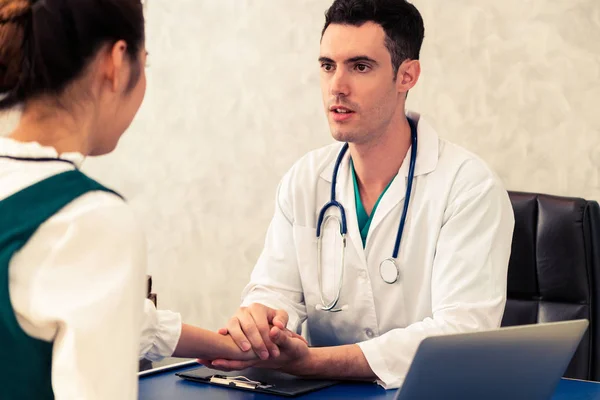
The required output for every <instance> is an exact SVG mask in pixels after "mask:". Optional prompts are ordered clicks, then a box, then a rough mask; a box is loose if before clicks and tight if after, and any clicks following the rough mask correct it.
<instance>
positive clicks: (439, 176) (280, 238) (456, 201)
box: [243, 113, 514, 389]
mask: <svg viewBox="0 0 600 400" xmlns="http://www.w3.org/2000/svg"><path fill="white" fill-rule="evenodd" d="M408 116H409V117H410V118H412V119H413V120H415V121H416V122H417V123H418V140H419V142H418V143H419V145H418V154H417V161H416V171H415V180H414V187H413V192H412V196H411V199H410V207H409V211H408V217H407V220H406V227H405V230H404V236H403V239H402V244H401V248H400V254H399V257H398V264H399V266H400V278H399V281H398V282H396V283H394V284H387V283H385V282H384V281H383V280H382V278H381V276H380V273H379V264H380V262H381V261H382V260H384V259H386V258H389V257H391V255H392V252H393V248H394V243H395V239H396V234H397V231H398V225H399V221H400V217H401V214H402V208H403V205H404V197H405V191H406V185H407V176H408V166H409V159H410V151H408V153H407V156H406V158H405V159H404V161H403V163H402V166H401V168H400V170H399V173H398V176H397V177H396V178H395V179H394V181H393V182H392V184H391V185H390V187H389V189H388V190H387V192H386V193H385V195H384V196H383V198H382V199H381V201H380V203H379V206H378V208H377V210H376V212H375V215H374V218H373V221H372V224H371V226H370V230H369V233H368V237H367V242H366V247H365V249H364V250H363V246H362V242H361V236H360V233H359V230H358V223H357V216H356V205H355V198H354V189H353V182H352V177H351V173H350V169H349V153H348V154H347V155H346V156H345V158H344V160H343V162H342V165H341V168H340V171H339V178H338V188H337V191H336V193H337V197H338V200H339V201H340V202H341V203H342V204H343V205H344V207H345V209H346V217H347V221H348V236H349V240H348V246H347V250H346V267H345V270H344V278H343V289H342V293H341V299H340V302H339V305H347V310H345V311H342V312H338V313H330V312H324V311H320V310H317V309H316V306H317V305H318V304H320V302H321V300H320V290H319V281H318V276H317V264H316V260H317V246H316V243H317V242H316V232H315V229H316V223H317V218H318V214H319V211H320V210H321V208H322V207H323V205H324V204H325V203H327V202H328V201H329V199H330V190H331V178H332V172H333V168H334V163H335V159H336V157H337V155H338V153H339V151H340V149H341V144H333V145H330V146H327V147H325V148H322V149H319V150H317V151H313V152H311V153H309V154H307V155H306V156H305V157H303V158H302V159H300V160H299V161H298V162H297V163H296V164H295V165H294V166H293V167H292V168H291V170H290V171H289V172H288V173H287V174H286V175H285V177H284V178H283V180H282V182H281V184H280V187H279V189H278V194H277V198H276V207H275V215H274V216H273V219H272V221H271V224H270V227H269V230H268V233H267V237H266V242H265V247H264V250H263V252H262V254H261V256H260V259H259V260H258V262H257V264H256V266H255V268H254V271H253V273H252V276H251V280H250V283H249V284H248V285H247V287H246V288H245V289H244V292H243V305H249V304H251V303H255V302H257V303H262V304H265V305H267V306H270V307H273V308H281V309H284V310H286V311H287V312H288V314H289V316H290V319H289V323H288V327H289V328H290V329H292V330H296V331H297V330H298V329H299V327H300V325H301V324H302V323H303V322H304V321H305V320H307V322H308V324H307V326H308V336H309V339H310V343H311V345H312V346H336V345H343V344H350V343H358V344H359V346H360V348H361V349H362V351H363V353H364V355H365V357H366V359H367V361H368V363H369V365H370V367H371V369H372V370H373V371H374V373H375V374H376V375H377V377H378V378H379V379H378V383H379V384H381V385H382V386H384V387H385V388H388V389H390V388H397V387H399V386H401V384H402V382H403V380H404V377H405V375H406V373H407V372H408V368H409V366H410V363H411V361H412V358H413V356H414V354H415V352H416V349H417V347H418V345H419V343H420V341H421V340H422V339H423V338H425V337H426V336H430V335H439V334H449V333H458V332H468V331H475V330H483V329H489V328H496V327H498V326H499V325H500V321H501V318H502V315H503V312H504V306H505V302H506V281H507V269H508V260H509V255H510V249H511V240H512V232H513V226H514V216H513V211H512V207H511V204H510V201H509V198H508V194H507V192H506V191H505V189H504V188H503V187H502V184H501V182H500V180H499V179H498V178H497V177H496V175H494V173H493V172H492V171H490V169H489V168H488V167H487V166H486V165H485V164H484V162H483V161H481V160H480V159H479V158H477V157H476V156H475V155H473V154H471V153H469V152H468V151H466V150H464V149H462V148H460V147H458V146H456V145H454V144H452V143H449V142H447V141H445V140H441V139H440V138H439V137H438V135H437V134H436V133H435V131H434V130H433V129H432V127H431V126H430V125H429V124H428V123H427V121H425V120H424V119H421V118H420V116H419V115H418V114H416V113H409V114H408ZM332 212H333V211H332ZM337 232H339V231H337V226H335V225H333V224H331V225H328V227H327V228H326V229H325V233H324V234H325V239H324V251H323V276H324V280H323V285H324V292H325V294H326V301H329V300H331V299H332V298H333V295H334V290H335V288H336V287H337V281H338V279H339V278H338V277H339V271H340V262H339V259H340V250H339V249H340V247H339V246H340V240H339V234H338V233H337ZM334 250H335V251H336V252H334Z"/></svg>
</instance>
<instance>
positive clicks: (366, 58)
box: [345, 56, 379, 65]
mask: <svg viewBox="0 0 600 400" xmlns="http://www.w3.org/2000/svg"><path fill="white" fill-rule="evenodd" d="M361 61H363V62H368V63H371V64H375V65H379V63H378V62H377V61H375V60H373V59H372V58H371V57H369V56H356V57H352V58H349V59H347V60H346V61H345V63H346V64H354V63H357V62H361Z"/></svg>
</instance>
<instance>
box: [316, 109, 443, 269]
mask: <svg viewBox="0 0 600 400" xmlns="http://www.w3.org/2000/svg"><path fill="white" fill-rule="evenodd" d="M407 117H408V118H410V119H411V120H412V121H414V122H415V123H416V124H417V137H418V146H417V161H416V163H415V177H417V176H419V175H425V174H428V173H430V172H432V171H434V170H435V168H436V166H437V163H438V157H439V138H438V135H437V134H436V133H435V131H434V130H433V128H432V127H431V126H430V125H429V124H428V123H427V122H426V121H425V120H424V119H422V118H421V116H420V115H419V114H417V113H414V112H409V113H407ZM340 149H341V146H340ZM338 154H339V151H338V152H336V153H335V157H334V159H333V160H332V161H331V162H330V163H329V164H328V165H327V167H326V168H324V170H323V172H322V173H321V178H323V179H325V180H326V181H327V182H330V183H331V181H332V174H333V170H334V168H335V160H336V159H337V155H338ZM409 166H410V148H409V150H408V152H407V153H406V157H405V158H404V161H403V162H402V166H401V167H400V169H399V170H398V176H396V178H395V179H394V180H393V181H392V183H391V184H390V186H389V188H388V190H387V192H386V194H385V195H384V196H383V198H382V199H381V201H380V203H379V206H378V207H377V211H376V212H375V215H374V216H373V221H372V222H371V226H370V227H369V234H368V235H367V243H366V247H365V250H367V251H368V249H369V247H370V246H369V242H370V240H371V237H372V235H371V234H370V232H371V231H373V230H374V229H376V228H377V227H378V225H379V224H380V223H381V222H382V221H383V219H384V218H385V216H386V215H387V214H389V212H390V211H391V210H392V209H393V208H394V207H395V206H396V205H398V204H399V203H400V202H401V201H402V200H404V198H405V196H406V185H407V177H408V170H409ZM398 177H403V178H404V179H398ZM337 186H338V187H337V188H336V195H337V196H338V200H339V201H340V202H341V203H342V204H343V205H344V208H345V211H346V219H347V226H348V236H349V237H350V242H351V243H352V244H353V246H354V248H355V250H356V253H357V254H358V258H359V260H360V261H361V262H362V264H363V266H364V267H366V266H367V258H366V253H365V250H363V245H362V239H361V236H360V232H359V230H358V220H357V216H356V202H355V201H354V184H353V181H352V175H351V173H350V152H347V153H346V154H345V155H344V158H343V159H342V162H341V165H340V169H339V171H338V185H337ZM391 254H392V252H391V250H390V255H391Z"/></svg>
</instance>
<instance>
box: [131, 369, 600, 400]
mask: <svg viewBox="0 0 600 400" xmlns="http://www.w3.org/2000/svg"><path fill="white" fill-rule="evenodd" d="M191 368H198V366H194V367H185V368H181V369H178V370H174V371H173V370H172V371H166V372H162V373H158V374H156V375H149V376H146V377H141V378H140V388H139V398H140V400H158V399H161V400H162V399H180V400H185V399H194V400H197V399H211V400H212V399H214V400H238V399H253V400H260V399H265V400H268V399H274V398H276V396H272V395H264V394H254V393H250V392H244V391H240V390H232V389H227V388H221V387H217V386H212V385H206V384H202V383H194V382H188V381H185V380H183V379H180V378H178V377H177V376H175V373H176V372H178V371H184V370H186V369H191ZM395 394H396V391H395V390H387V391H386V390H384V389H382V388H381V387H379V386H377V385H375V384H368V383H344V384H339V385H336V386H332V387H330V388H327V389H323V390H319V391H317V392H313V393H309V394H307V395H304V396H299V397H296V398H297V399H361V400H363V399H376V400H383V399H393V398H394V395H395ZM567 399H568V400H595V399H599V400H600V384H599V383H593V382H583V381H573V380H567V379H563V380H561V381H560V383H559V385H558V387H557V389H556V393H555V394H554V396H553V397H552V400H567Z"/></svg>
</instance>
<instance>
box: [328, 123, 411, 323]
mask: <svg viewBox="0 0 600 400" xmlns="http://www.w3.org/2000/svg"><path fill="white" fill-rule="evenodd" d="M408 123H409V125H410V130H411V142H412V147H411V152H410V167H409V169H408V183H407V185H406V196H405V201H404V209H403V210H402V217H401V218H400V225H399V226H398V234H397V236H396V244H395V245H394V252H393V253H392V256H391V257H390V258H387V259H385V260H383V261H382V262H381V263H380V264H379V275H380V276H381V279H383V281H384V282H385V283H387V284H390V285H391V284H393V283H396V282H397V281H398V277H399V276H400V268H399V267H398V264H397V263H396V260H397V259H398V252H399V251H400V243H401V241H402V233H403V232H404V224H405V223H406V215H407V213H408V203H409V201H410V194H411V190H412V184H413V179H414V177H415V163H416V161H417V129H416V126H415V125H414V124H413V122H412V121H411V120H408ZM348 147H349V146H348V143H346V144H344V146H343V147H342V150H341V151H340V153H339V154H338V157H337V159H336V161H335V165H334V168H333V178H332V180H331V200H330V201H329V202H328V203H327V204H325V205H324V206H323V208H322V209H321V211H320V212H319V219H318V221H317V273H318V276H319V290H320V295H321V304H319V305H317V307H316V308H317V309H318V310H322V311H331V312H338V311H342V310H345V309H347V306H343V307H341V308H336V306H337V303H338V302H339V300H340V294H341V293H342V284H343V281H344V269H345V264H344V263H345V260H346V234H347V233H348V226H347V224H346V210H345V209H344V206H343V205H342V204H341V203H340V202H338V201H337V200H336V199H335V189H336V185H337V176H338V171H339V169H340V165H341V164H342V160H343V158H344V155H345V154H346V152H347V151H348ZM331 207H334V208H337V209H338V210H339V212H340V217H338V216H337V215H333V214H329V215H327V216H326V215H325V213H326V212H327V210H329V209H330V208H331ZM330 220H335V221H337V223H338V226H339V228H340V236H341V239H342V257H341V258H342V260H341V261H342V264H341V265H342V267H341V273H340V280H339V283H338V286H337V290H336V291H335V292H336V293H335V297H334V299H333V300H332V301H330V302H327V301H325V295H324V294H323V275H322V273H321V253H322V250H323V237H322V236H321V231H322V229H324V227H325V226H326V225H327V223H328V222H329V221H330Z"/></svg>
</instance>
